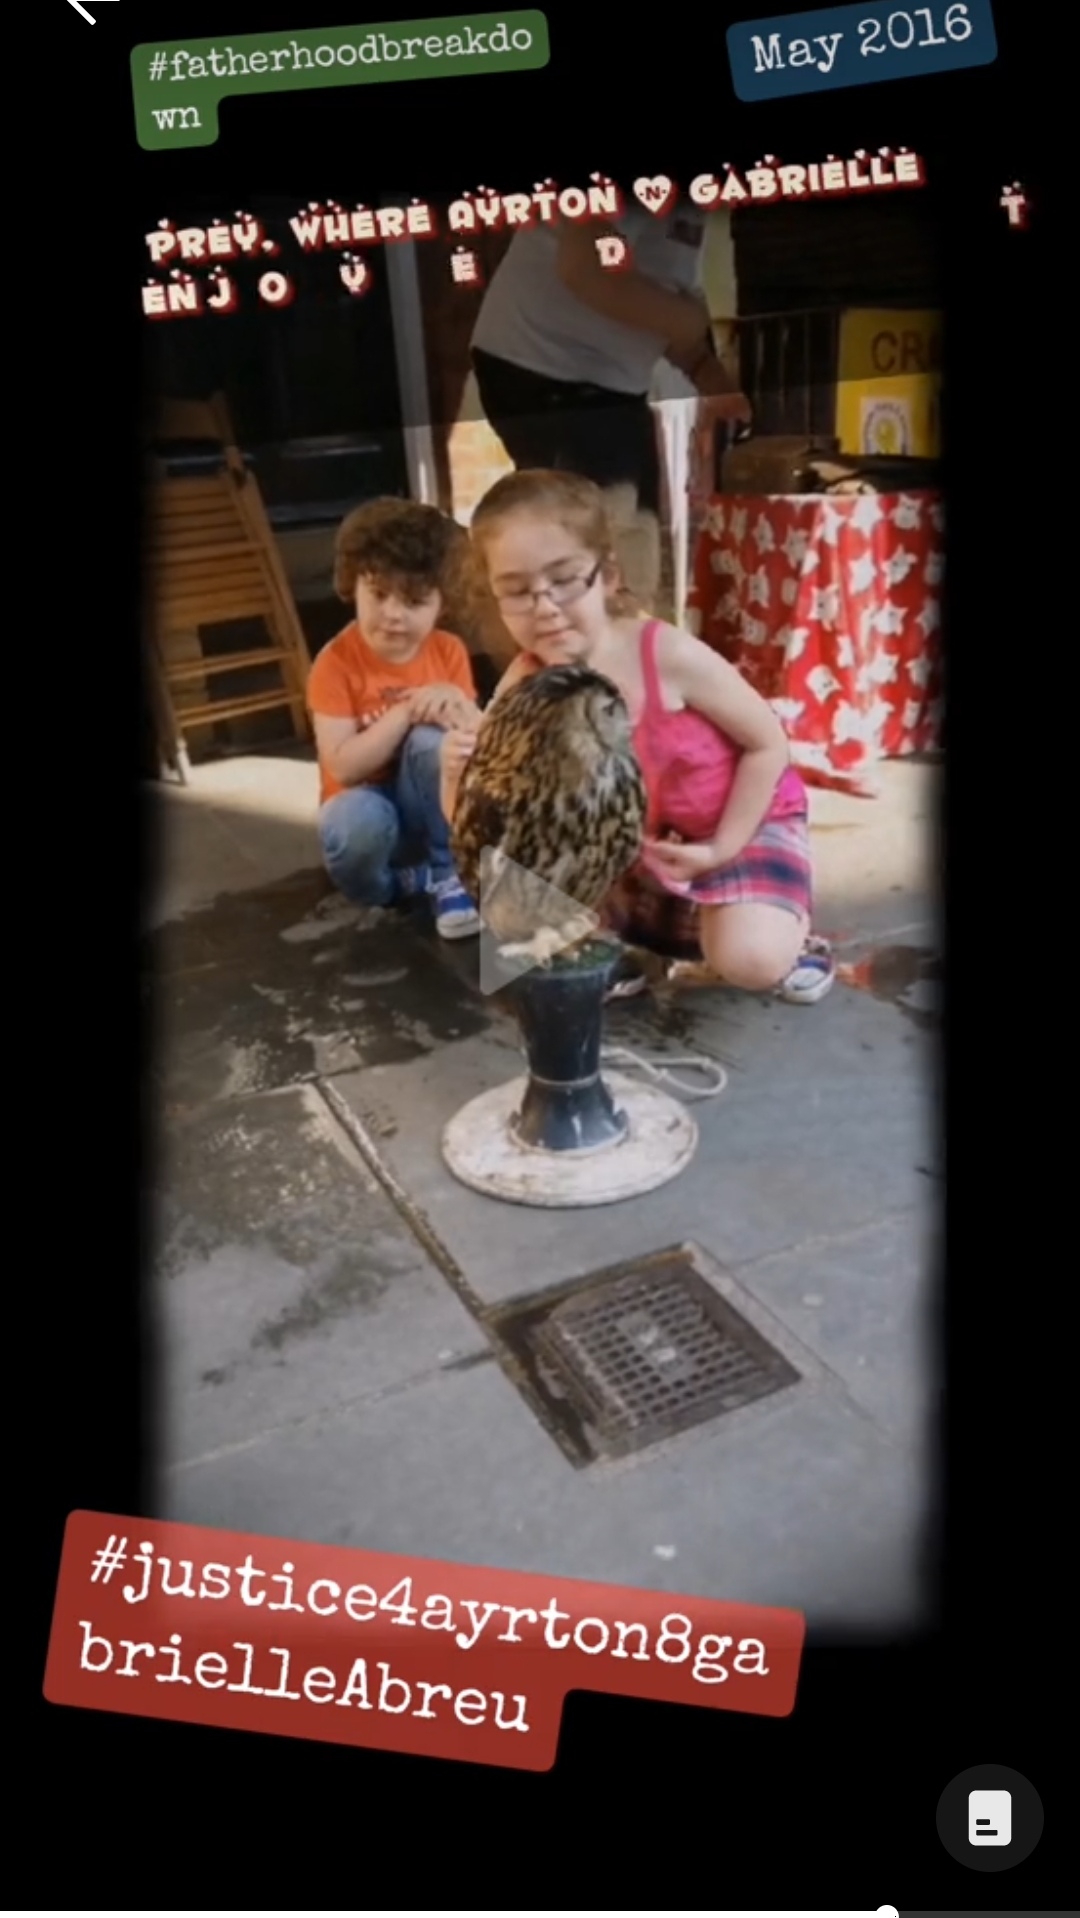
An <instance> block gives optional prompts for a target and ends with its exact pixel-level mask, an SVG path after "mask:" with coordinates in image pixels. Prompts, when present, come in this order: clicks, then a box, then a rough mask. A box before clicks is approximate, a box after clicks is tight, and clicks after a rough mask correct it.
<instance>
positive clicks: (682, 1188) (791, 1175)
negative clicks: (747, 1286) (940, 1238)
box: [334, 989, 935, 1303]
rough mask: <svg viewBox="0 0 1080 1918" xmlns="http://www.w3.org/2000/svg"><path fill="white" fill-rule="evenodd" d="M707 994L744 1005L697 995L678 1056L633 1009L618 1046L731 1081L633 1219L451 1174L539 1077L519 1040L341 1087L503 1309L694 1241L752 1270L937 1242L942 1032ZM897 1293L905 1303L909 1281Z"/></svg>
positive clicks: (871, 1008) (618, 1032) (685, 1017)
mask: <svg viewBox="0 0 1080 1918" xmlns="http://www.w3.org/2000/svg"><path fill="white" fill-rule="evenodd" d="M706 996H708V997H709V998H714V999H715V998H719V999H734V998H735V995H728V994H715V995H714V994H709V995H706V994H704V993H702V994H700V995H695V997H696V998H697V999H698V1002H699V1009H698V1010H697V1011H696V1012H690V1011H686V1010H684V1011H683V1013H682V1014H681V1024H680V1035H679V1044H678V1046H676V1045H675V1043H674V1041H673V1039H672V1038H671V1036H670V1035H669V1036H668V1038H667V1040H666V1042H665V1043H663V1044H657V1027H656V1025H655V1024H654V1025H652V1026H651V1027H650V1026H648V1025H646V1024H644V1023H643V1024H639V1025H638V1026H637V1027H635V1026H634V1025H633V1024H632V1022H631V1018H630V1014H629V1009H627V1010H626V1012H625V1013H624V1015H623V1016H621V1017H620V1018H619V1019H618V1020H617V1021H616V1020H615V1019H612V1020H611V1021H610V1022H609V1026H608V1040H609V1043H611V1044H613V1045H614V1044H619V1045H622V1046H623V1047H625V1046H627V1045H629V1046H630V1047H631V1049H634V1050H639V1051H640V1052H642V1053H644V1054H645V1055H646V1056H647V1057H648V1058H649V1060H650V1061H652V1062H656V1061H659V1062H661V1063H665V1062H666V1063H668V1064H669V1065H670V1068H671V1070H673V1071H679V1070H680V1068H679V1067H678V1066H677V1065H676V1064H675V1062H676V1061H677V1060H678V1059H679V1058H680V1057H685V1056H690V1055H701V1056H706V1057H709V1058H712V1059H719V1060H720V1061H721V1062H726V1063H727V1064H728V1065H729V1067H730V1077H729V1084H728V1086H727V1088H726V1089H725V1090H724V1091H723V1092H722V1093H721V1094H720V1096H719V1097H717V1098H715V1099H700V1100H698V1101H696V1102H695V1103H694V1105H693V1111H694V1116H695V1118H696V1120H697V1122H698V1125H699V1127H700V1142H699V1146H698V1150H697V1154H696V1157H695V1158H694V1160H693V1161H692V1162H691V1164H690V1166H689V1167H688V1169H687V1170H686V1171H685V1172H684V1173H683V1174H682V1175H681V1176H680V1177H679V1178H678V1179H676V1180H675V1181H674V1182H673V1183H672V1184H671V1185H668V1186H666V1187H663V1188H662V1189H661V1190H659V1191H657V1192H653V1193H650V1194H647V1195H646V1196H644V1197H642V1198H638V1199H629V1200H625V1201H622V1202H620V1203H619V1204H617V1205H613V1206H598V1207H595V1208H581V1209H578V1210H575V1211H568V1212H561V1211H559V1212H556V1211H547V1210H540V1209H530V1208H528V1207H525V1206H513V1205H508V1204H507V1205H504V1204H500V1203H499V1201H497V1200H495V1199H489V1198H486V1197H483V1196H480V1195H478V1194H476V1193H474V1192H472V1191H470V1190H468V1189H467V1188H466V1187H464V1186H462V1185H460V1184H459V1183H458V1181H457V1180H456V1179H454V1177H453V1176H452V1174H451V1173H450V1172H449V1170H448V1169H447V1167H446V1166H445V1165H444V1163H443V1160H442V1157H441V1150H440V1137H441V1132H442V1128H443V1126H444V1125H445V1124H446V1122H447V1121H448V1120H449V1119H450V1118H452V1117H453V1116H454V1115H455V1114H456V1113H457V1112H458V1111H459V1110H460V1109H461V1108H462V1107H463V1106H464V1105H465V1104H466V1103H467V1102H468V1101H469V1100H470V1099H472V1098H473V1097H475V1096H477V1095H478V1094H480V1093H482V1092H486V1091H488V1090H489V1089H490V1088H491V1087H493V1086H497V1085H499V1084H501V1083H503V1082H504V1081H506V1080H509V1079H513V1078H515V1077H517V1076H518V1074H519V1073H520V1072H521V1070H522V1066H523V1061H522V1058H521V1053H520V1049H519V1048H518V1047H517V1045H516V1035H515V1034H514V1031H513V1028H512V1027H510V1026H506V1027H505V1028H503V1029H499V1030H498V1031H489V1032H488V1033H486V1034H484V1035H481V1036H479V1037H474V1038H470V1039H468V1040H461V1041H459V1042H458V1043H456V1044H454V1045H453V1046H447V1047H444V1048H442V1049H440V1050H438V1051H432V1052H429V1053H426V1054H425V1055H424V1056H423V1057H421V1058H417V1059H414V1060H412V1061H410V1062H407V1063H401V1064H394V1065H393V1066H379V1067H376V1068H373V1069H369V1070H368V1071H365V1072H363V1073H349V1072H344V1073H342V1074H341V1075H339V1076H338V1077H337V1078H336V1079H335V1081H334V1084H335V1089H336V1092H337V1094H338V1095H339V1096H340V1097H341V1098H342V1099H343V1100H344V1101H345V1102H346V1103H347V1104H348V1106H349V1107H350V1108H351V1109H352V1111H353V1112H354V1113H355V1114H356V1116H357V1118H358V1119H359V1120H360V1122H361V1124H362V1125H364V1126H366V1127H367V1128H368V1131H369V1135H375V1134H377V1136H378V1150H379V1152H380V1154H381V1155H382V1156H383V1157H384V1159H385V1161H386V1163H387V1164H388V1166H389V1167H390V1169H391V1171H392V1173H393V1175H394V1177H395V1178H396V1179H397V1180H398V1181H399V1182H400V1183H401V1184H402V1185H403V1186H404V1187H406V1189H407V1190H408V1191H409V1193H410V1194H411V1195H412V1197H413V1198H414V1199H415V1201H416V1203H417V1205H418V1206H419V1207H420V1208H421V1210H422V1211H423V1212H424V1213H425V1214H426V1215H427V1217H428V1218H431V1219H434V1220H437V1222H438V1232H439V1235H440V1237H441V1239H442V1240H443V1243H444V1244H445V1245H446V1247H447V1248H448V1250H449V1252H450V1253H451V1255H452V1257H453V1258H454V1259H455V1260H456V1262H457V1263H458V1265H460V1266H461V1267H463V1268H464V1270H466V1271H467V1272H468V1273H469V1276H470V1280H471V1282H472V1284H473V1285H474V1286H475V1288H476V1289H477V1291H478V1292H479V1293H480V1294H481V1295H482V1296H483V1297H484V1298H485V1299H486V1300H488V1301H489V1302H491V1303H495V1302H498V1301H500V1300H503V1299H505V1298H508V1297H511V1296H513V1295H515V1294H519V1293H524V1292H528V1291H532V1290H534V1289H535V1288H536V1287H537V1286H538V1285H539V1284H541V1283H551V1282H554V1281H556V1280H561V1279H564V1278H570V1277H573V1276H575V1275H577V1274H582V1273H585V1272H588V1271H590V1270H592V1269H595V1268H599V1267H601V1266H605V1265H608V1264H611V1263H612V1262H613V1261H615V1260H617V1259H620V1258H628V1257H632V1256H634V1255H636V1254H639V1253H643V1252H650V1251H656V1250H660V1249H661V1248H662V1247H664V1246H668V1245H672V1244H678V1243H680V1242H681V1241H682V1240H684V1239H687V1238H692V1239H694V1240H697V1241H698V1242H700V1243H701V1244H703V1245H704V1246H705V1247H706V1248H707V1249H708V1250H709V1251H710V1252H711V1253H712V1254H713V1255H714V1256H715V1257H716V1258H718V1259H719V1260H720V1261H721V1262H722V1263H724V1264H725V1265H736V1266H738V1265H743V1264H745V1263H746V1262H747V1261H749V1260H753V1259H760V1258H762V1257H763V1256H764V1255H765V1254H766V1253H776V1252H780V1251H784V1250H787V1249H789V1248H792V1247H797V1246H799V1245H800V1244H802V1243H803V1242H804V1241H805V1240H808V1239H809V1240H820V1239H827V1238H829V1237H830V1236H832V1235H834V1234H836V1233H843V1232H849V1231H851V1230H852V1229H853V1228H855V1227H859V1226H865V1225H869V1224H871V1223H873V1222H874V1221H876V1220H880V1219H882V1218H884V1217H886V1216H890V1217H891V1216H894V1215H899V1214H905V1213H909V1212H910V1214H911V1216H912V1224H911V1230H912V1232H913V1234H914V1235H915V1237H916V1239H918V1241H919V1243H920V1244H921V1228H920V1225H919V1221H920V1219H921V1216H922V1214H923V1212H924V1211H925V1209H926V1208H927V1207H928V1206H929V1205H930V1204H931V1203H932V1200H931V1195H930V1192H929V1189H928V1188H929V1184H930V1181H929V1180H928V1176H927V1170H926V1168H927V1166H928V1163H929V1162H930V1161H931V1160H932V1158H933V1155H934V1151H935V1120H934V1113H933V1094H934V1088H935V1077H934V1073H933V1070H932V1065H933V1061H932V1057H931V1056H930V1048H929V1046H928V1043H927V1037H926V1035H925V1034H923V1033H922V1032H921V1031H920V1030H918V1029H917V1028H912V1027H911V1025H910V1021H908V1020H907V1019H905V1017H904V1016H903V1015H902V1014H901V1013H900V1012H899V1011H898V1010H897V1009H896V1008H894V1007H892V1006H886V1005H882V1004H880V1003H878V1002H877V1001H875V1000H873V999H872V998H871V997H870V996H869V995H867V994H864V993H857V992H841V991H840V990H839V989H837V990H836V991H835V992H834V993H833V995H832V996H831V997H830V999H828V1000H826V1001H824V1002H823V1003H822V1004H821V1005H819V1006H817V1007H813V1008H806V1007H790V1008H789V1007H782V1006H778V1005H776V1004H775V1003H770V1004H768V1005H762V1004H761V1003H760V1002H758V1001H756V1000H755V1001H751V1002H745V1001H744V1002H743V1003H742V1004H741V1005H740V1006H739V1007H738V1008H737V1009H734V1008H733V1009H731V1010H723V1009H722V1010H720V1011H716V1012H707V1011H704V1010H702V1009H701V1008H700V1002H701V1001H703V1000H704V999H705V998H706ZM687 997H688V999H689V997H690V995H687ZM682 1070H683V1071H684V1072H685V1069H682ZM896 1283H897V1285H898V1287H900V1288H901V1290H902V1292H905V1293H906V1291H907V1289H908V1288H907V1280H906V1278H902V1277H899V1276H898V1278H897V1281H896Z"/></svg>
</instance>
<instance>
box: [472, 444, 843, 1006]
mask: <svg viewBox="0 0 1080 1918" xmlns="http://www.w3.org/2000/svg"><path fill="white" fill-rule="evenodd" d="M471 533H472V539H473V544H474V549H475V552H476V555H477V558H478V560H479V562H480V564H481V567H482V570H483V573H484V575H485V577H486V582H487V584H488V586H489V588H490V590H491V592H492V594H493V595H494V598H495V600H496V601H497V603H498V607H499V611H500V613H501V615H502V618H503V621H504V623H505V625H506V627H507V629H508V631H509V632H510V634H511V636H512V637H513V638H514V640H515V641H516V642H517V644H518V646H519V647H520V649H521V651H520V655H519V657H518V658H517V659H515V660H514V661H513V662H512V664H511V665H510V666H509V667H508V669H507V671H506V672H505V673H504V675H503V677H502V679H501V681H500V682H499V686H498V688H497V690H496V693H495V698H496V699H498V698H500V697H501V696H502V694H503V693H504V692H506V691H507V690H508V689H509V688H510V687H511V686H512V685H514V684H516V683H517V682H518V681H519V680H520V679H522V678H523V677H525V676H526V675H527V674H529V673H534V672H538V671H540V670H541V669H542V668H543V667H546V666H555V665H563V664H568V663H571V662H580V663H582V664H585V665H588V666H590V667H592V668H593V669H594V670H595V671H596V672H598V673H603V674H605V675H606V677H607V678H608V679H610V680H612V681H613V683H614V684H615V685H616V686H617V687H618V688H619V691H620V692H621V693H622V695H623V698H624V699H625V701H626V704H627V707H628V710H629V713H630V718H631V722H632V724H633V726H634V746H635V751H636V752H637V755H638V758H639V760H640V763H641V767H642V771H643V773H644V775H645V781H646V788H647V792H648V799H649V812H650V819H649V824H648V828H647V837H646V843H645V847H644V850H643V853H642V856H641V858H640V860H639V861H638V863H637V865H636V866H635V868H634V869H633V871H632V872H631V873H630V874H629V875H628V876H627V878H626V880H625V881H624V882H623V883H622V884H621V885H620V886H619V887H618V888H617V889H616V892H615V894H614V896H613V897H612V898H611V899H610V901H609V903H608V910H607V913H606V915H605V916H606V918H607V923H608V925H609V926H610V927H611V928H612V929H613V930H614V931H616V932H617V933H619V934H620V936H621V937H622V938H623V940H624V941H625V942H626V943H627V944H629V945H637V946H640V947H643V948H645V949H646V950H651V951H659V952H661V953H666V954H667V955H668V956H671V957H683V958H692V959H696V960H697V961H698V962H700V961H701V960H702V959H704V962H705V966H706V967H707V969H708V972H709V973H710V974H711V975H715V977H716V978H717V981H718V982H721V981H722V982H723V983H725V984H727V985H731V986H737V987H742V988H743V989H744V990H746V991H749V992H762V991H772V990H775V991H777V992H779V993H780V994H781V995H782V996H783V997H784V998H785V999H787V1000H789V1001H791V1002H792V1003H794V1004H799V1005H806V1004H813V1003H814V1002H816V1001H817V1000H819V999H821V998H823V997H824V995H825V993H826V992H827V991H828V990H829V988H830V987H831V985H832V983H833V977H834V967H833V962H832V959H831V956H830V955H829V953H828V950H827V948H826V947H825V946H824V945H823V943H822V942H821V941H820V940H815V939H812V938H811V937H810V914H811V906H812V884H811V860H810V840H809V829H808V818H807V815H808V806H807V795H806V791H805V788H804V786H803V783H802V781H801V779H800V778H799V776H798V774H797V773H796V772H795V770H794V768H793V767H792V766H791V765H790V763H789V754H788V743H787V737H786V735H785V733H784V730H783V727H782V726H781V724H780V722H779V720H778V719H777V718H776V716H775V714H774V713H773V711H772V708H771V707H770V706H769V705H768V704H767V702H766V701H765V700H764V699H762V698H761V697H760V695H759V694H758V693H756V692H755V691H754V690H753V689H752V687H750V686H749V685H748V684H747V683H746V681H745V680H744V679H743V678H742V677H741V676H740V674H739V673H738V672H736V670H735V668H734V667H733V666H730V665H729V664H728V663H727V661H726V660H724V659H722V658H720V656H719V655H718V654H716V653H713V652H712V651H711V650H710V648H709V647H707V646H705V645H704V644H702V642H701V641H700V640H697V639H694V638H692V637H691V636H690V634H688V633H684V632H680V631H677V630H676V629H675V628H674V627H671V626H667V625H664V624H662V623H661V622H659V621H656V620H642V619H641V618H640V617H635V616H632V615H630V614H627V613H625V612H624V611H623V610H622V606H621V602H620V600H619V599H618V598H613V597H612V592H613V587H614V584H615V582H616V580H617V573H616V569H615V565H614V560H613V553H612V543H611V536H610V533H609V529H608V527H607V524H606V521H605V517H604V508H603V501H602V498H601V495H600V492H599V490H598V488H597V487H595V486H594V485H593V484H592V483H591V482H590V481H587V480H582V479H579V478H577V477H576V476H574V475H571V474H566V473H561V472H519V473H513V474H510V475H509V476H508V477H507V478H506V479H503V480H500V481H499V482H498V484H497V485H496V486H494V487H492V489H491V490H490V492H488V493H487V494H486V495H485V497H484V499H483V500H482V501H481V503H480V505H479V506H478V508H477V510H476V512H475V514H474V515H473V520H472V527H471ZM474 743H475V733H472V734H470V733H468V732H467V731H465V730H464V729H452V730H449V731H448V732H447V734H446V738H445V740H444V745H443V754H442V782H441V793H442V802H443V806H444V809H445V811H446V813H447V817H448V818H452V817H453V809H454V803H455V799H456V795H457V787H458V782H459V780H460V777H461V771H462V768H463V766H464V764H465V761H466V759H467V758H468V757H469V754H470V752H471V750H472V748H473V745H474ZM643 985H644V978H643V977H642V976H641V975H640V974H638V976H637V978H633V977H631V978H628V979H627V980H625V982H624V986H623V991H624V992H628V991H632V990H640V989H641V987H642V986H643Z"/></svg>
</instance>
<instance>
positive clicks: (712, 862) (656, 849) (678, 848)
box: [645, 839, 721, 886]
mask: <svg viewBox="0 0 1080 1918" xmlns="http://www.w3.org/2000/svg"><path fill="white" fill-rule="evenodd" d="M645 851H646V852H647V853H648V855H649V858H650V859H651V860H652V862H653V864H654V865H656V866H659V867H660V869H661V871H662V872H664V873H665V874H666V875H667V877H668V878H669V879H673V880H674V881H675V882H676V884H677V885H682V886H685V885H688V884H689V882H690V881H691V880H692V879H700V878H701V877H702V875H703V874H704V873H707V872H715V871H716V869H717V867H718V866H719V865H720V864H721V861H720V859H719V858H718V857H717V852H716V847H715V846H714V845H712V843H711V842H710V843H709V844H708V845H705V846H686V845H682V844H681V843H680V842H679V841H678V840H671V839H647V840H646V841H645Z"/></svg>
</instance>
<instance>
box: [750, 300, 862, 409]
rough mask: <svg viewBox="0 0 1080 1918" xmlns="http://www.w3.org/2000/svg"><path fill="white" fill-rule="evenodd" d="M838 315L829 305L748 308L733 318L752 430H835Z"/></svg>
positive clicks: (837, 374)
mask: <svg viewBox="0 0 1080 1918" xmlns="http://www.w3.org/2000/svg"><path fill="white" fill-rule="evenodd" d="M840 319H841V315H840V313H839V312H838V311H837V310H836V308H835V307H817V308H807V309H806V310H804V311H801V312H795V313H754V314H749V315H747V316H746V317H744V318H742V319H739V320H737V321H735V323H734V327H735V337H736V341H737V345H738V356H739V370H740V378H741V383H742V387H743V391H744V392H745V394H746V396H747V398H748V399H749V400H750V402H751V404H752V406H753V408H754V431H755V433H756V434H769V435H773V434H776V435H779V436H784V437H788V436H790V437H792V438H795V437H799V436H802V435H805V436H806V437H807V438H808V439H831V438H833V437H834V436H835V433H836V423H835V422H836V387H837V380H838V377H839V362H840Z"/></svg>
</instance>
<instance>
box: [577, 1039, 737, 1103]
mask: <svg viewBox="0 0 1080 1918" xmlns="http://www.w3.org/2000/svg"><path fill="white" fill-rule="evenodd" d="M600 1057H601V1061H602V1063H603V1064H604V1065H609V1066H622V1067H623V1068H624V1069H625V1070H627V1071H629V1072H643V1073H644V1074H645V1076H646V1078H648V1079H652V1080H653V1081H654V1082H655V1084H657V1085H667V1086H670V1088H671V1090H672V1092H677V1093H679V1094H681V1096H682V1097H683V1098H684V1099H715V1098H716V1096H717V1094H718V1093H720V1092H723V1090H724V1088H725V1086H726V1085H727V1082H728V1076H727V1073H726V1072H725V1070H724V1068H723V1066H721V1065H718V1064H717V1062H716V1060H715V1059H705V1058H702V1057H701V1056H700V1054H697V1055H695V1054H694V1053H688V1054H687V1056H686V1057H685V1058H682V1059H667V1060H664V1061H661V1060H660V1059H658V1058H656V1059H649V1058H647V1057H646V1056H645V1055H644V1054H643V1053H640V1052H631V1051H630V1049H629V1047H627V1046H605V1047H604V1049H603V1051H602V1052H601V1054H600ZM672 1066H684V1067H686V1068H688V1069H689V1070H690V1071H691V1072H699V1073H701V1074H702V1075H703V1076H708V1075H711V1076H712V1078H713V1079H714V1081H715V1083H714V1084H712V1085H706V1086H695V1085H687V1084H686V1081H685V1080H679V1079H677V1078H676V1077H675V1074H674V1073H673V1072H672V1071H671V1069H670V1068H671V1067H672Z"/></svg>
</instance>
